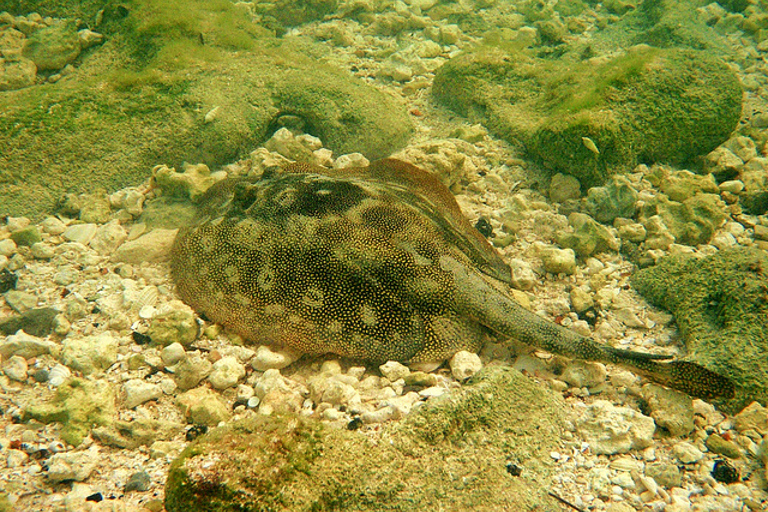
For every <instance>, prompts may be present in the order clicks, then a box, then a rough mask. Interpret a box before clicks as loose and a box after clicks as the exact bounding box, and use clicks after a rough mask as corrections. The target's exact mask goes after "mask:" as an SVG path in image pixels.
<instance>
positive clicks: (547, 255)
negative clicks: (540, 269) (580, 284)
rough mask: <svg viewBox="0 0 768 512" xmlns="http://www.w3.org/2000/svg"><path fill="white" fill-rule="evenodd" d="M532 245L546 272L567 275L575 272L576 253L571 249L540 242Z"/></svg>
mask: <svg viewBox="0 0 768 512" xmlns="http://www.w3.org/2000/svg"><path fill="white" fill-rule="evenodd" d="M534 247H535V248H536V252H537V253H538V255H539V258H541V262H542V264H543V265H544V270H546V271H547V272H549V273H551V274H568V275H571V274H573V273H574V272H576V253H575V252H574V251H573V249H559V248H557V247H552V246H548V245H544V244H542V243H540V242H537V243H536V244H534Z"/></svg>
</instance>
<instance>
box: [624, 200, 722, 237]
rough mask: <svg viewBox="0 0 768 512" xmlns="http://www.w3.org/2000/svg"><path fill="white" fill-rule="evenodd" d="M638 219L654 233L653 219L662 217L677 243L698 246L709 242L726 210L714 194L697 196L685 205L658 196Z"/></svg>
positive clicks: (641, 210)
mask: <svg viewBox="0 0 768 512" xmlns="http://www.w3.org/2000/svg"><path fill="white" fill-rule="evenodd" d="M657 216H658V217H657ZM638 217H639V220H640V222H642V223H643V225H645V228H646V229H647V230H648V232H649V233H651V232H653V231H654V228H653V226H652V225H651V223H653V222H654V220H651V219H656V218H660V219H661V220H662V221H663V224H664V226H665V227H666V228H667V229H668V230H669V232H670V233H671V234H672V236H674V237H675V241H676V242H677V243H680V244H685V245H699V244H705V243H707V242H709V240H710V238H712V235H713V234H714V232H715V230H716V229H717V228H718V227H719V226H720V225H721V224H722V223H723V222H724V221H725V218H726V210H725V203H723V201H722V200H721V199H720V196H718V195H715V194H697V195H695V196H692V197H689V198H688V199H686V200H684V201H683V202H682V203H681V202H677V201H672V200H670V199H669V198H668V197H667V196H666V195H665V194H658V195H657V196H655V197H654V198H653V199H651V200H650V201H647V202H646V203H645V204H644V205H643V206H642V207H641V208H640V211H639V213H638Z"/></svg>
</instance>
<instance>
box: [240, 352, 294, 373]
mask: <svg viewBox="0 0 768 512" xmlns="http://www.w3.org/2000/svg"><path fill="white" fill-rule="evenodd" d="M296 359H297V356H296V355H295V354H294V353H292V352H290V351H287V350H272V349H271V348H269V347H267V346H266V345H260V346H259V348H257V349H256V355H255V356H254V357H253V360H252V361H251V366H252V367H253V369H254V370H256V371H259V372H265V371H267V370H282V369H283V368H285V367H286V366H289V365H290V364H291V363H293V362H294V361H295V360H296Z"/></svg>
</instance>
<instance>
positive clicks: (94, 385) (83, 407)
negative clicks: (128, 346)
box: [24, 378, 116, 446]
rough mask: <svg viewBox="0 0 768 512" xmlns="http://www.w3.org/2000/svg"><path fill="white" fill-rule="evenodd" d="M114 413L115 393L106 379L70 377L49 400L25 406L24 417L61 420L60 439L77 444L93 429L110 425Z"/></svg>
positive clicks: (52, 420)
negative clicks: (48, 401)
mask: <svg viewBox="0 0 768 512" xmlns="http://www.w3.org/2000/svg"><path fill="white" fill-rule="evenodd" d="M115 413H116V412H115V392H114V390H113V389H112V385H111V384H110V383H109V382H107V381H105V380H86V379H78V378H71V379H69V380H68V381H66V382H65V383H64V384H62V385H61V386H59V387H58V389H57V390H56V394H55V395H54V397H53V399H52V400H51V402H50V403H44V404H35V405H30V406H29V407H27V408H26V409H25V410H24V418H25V419H34V420H37V421H41V422H43V423H52V422H54V421H55V422H58V423H61V438H62V439H63V440H64V441H65V442H67V443H69V444H71V445H72V446H78V445H79V444H80V443H81V442H82V441H83V439H84V438H85V436H87V435H88V433H89V432H90V431H91V429H92V428H94V427H98V426H107V425H110V424H111V423H112V421H114V417H115Z"/></svg>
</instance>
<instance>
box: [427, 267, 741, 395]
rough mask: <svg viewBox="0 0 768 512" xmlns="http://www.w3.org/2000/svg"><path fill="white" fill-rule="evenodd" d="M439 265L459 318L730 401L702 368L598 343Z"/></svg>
mask: <svg viewBox="0 0 768 512" xmlns="http://www.w3.org/2000/svg"><path fill="white" fill-rule="evenodd" d="M440 265H441V267H442V268H443V270H446V271H448V272H450V273H452V274H453V278H454V282H455V284H456V288H455V294H456V297H455V298H456V300H457V302H458V303H460V304H461V307H462V314H469V315H472V316H473V317H474V319H475V320H476V321H477V322H478V323H480V324H482V325H484V326H486V327H488V328H489V329H491V330H492V331H495V332H497V333H498V334H500V335H503V336H507V337H509V338H514V339H516V340H518V341H520V342H522V343H525V344H527V345H530V346H532V347H537V348H540V349H543V350H546V351H548V352H552V353H553V354H560V355H563V356H566V357H572V358H575V359H583V360H586V361H601V362H604V363H613V364H617V365H620V366H623V367H625V368H627V369H629V370H632V371H635V372H637V373H640V374H642V375H645V376H646V377H648V378H649V379H651V380H653V381H655V382H658V383H659V384H663V385H665V386H668V387H670V388H674V389H678V390H680V391H683V392H685V393H688V394H689V395H691V396H695V397H699V398H733V396H734V394H735V391H734V386H733V383H732V382H731V381H730V380H729V379H727V378H726V377H723V376H722V375H719V374H717V373H715V372H713V371H710V370H707V369H706V368H704V367H703V366H700V365H698V364H696V363H691V362H688V361H678V360H670V359H671V358H670V357H669V356H664V355H656V354H645V353H642V352H632V351H629V350H621V349H618V348H613V347H611V346H608V345H604V344H602V343H598V342H596V341H595V340H593V339H591V338H587V337H585V336H582V335H580V334H578V333H576V332H574V331H572V330H570V329H566V328H565V327H562V326H560V325H557V324H555V323H553V322H550V321H548V320H545V319H544V318H541V317H540V316H538V315H536V314H535V313H533V312H532V311H529V310H527V309H525V308H524V307H522V306H521V305H520V304H518V303H517V302H515V301H514V300H512V298H510V297H509V296H508V295H507V294H506V293H505V292H504V291H503V287H502V286H501V285H499V286H496V285H492V284H491V283H492V281H491V280H490V279H489V278H488V277H487V276H483V275H482V274H480V273H479V272H478V271H477V270H475V269H474V268H472V267H471V266H469V265H467V264H462V263H460V262H458V261H457V260H455V259H453V258H451V257H447V256H443V257H441V258H440Z"/></svg>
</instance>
